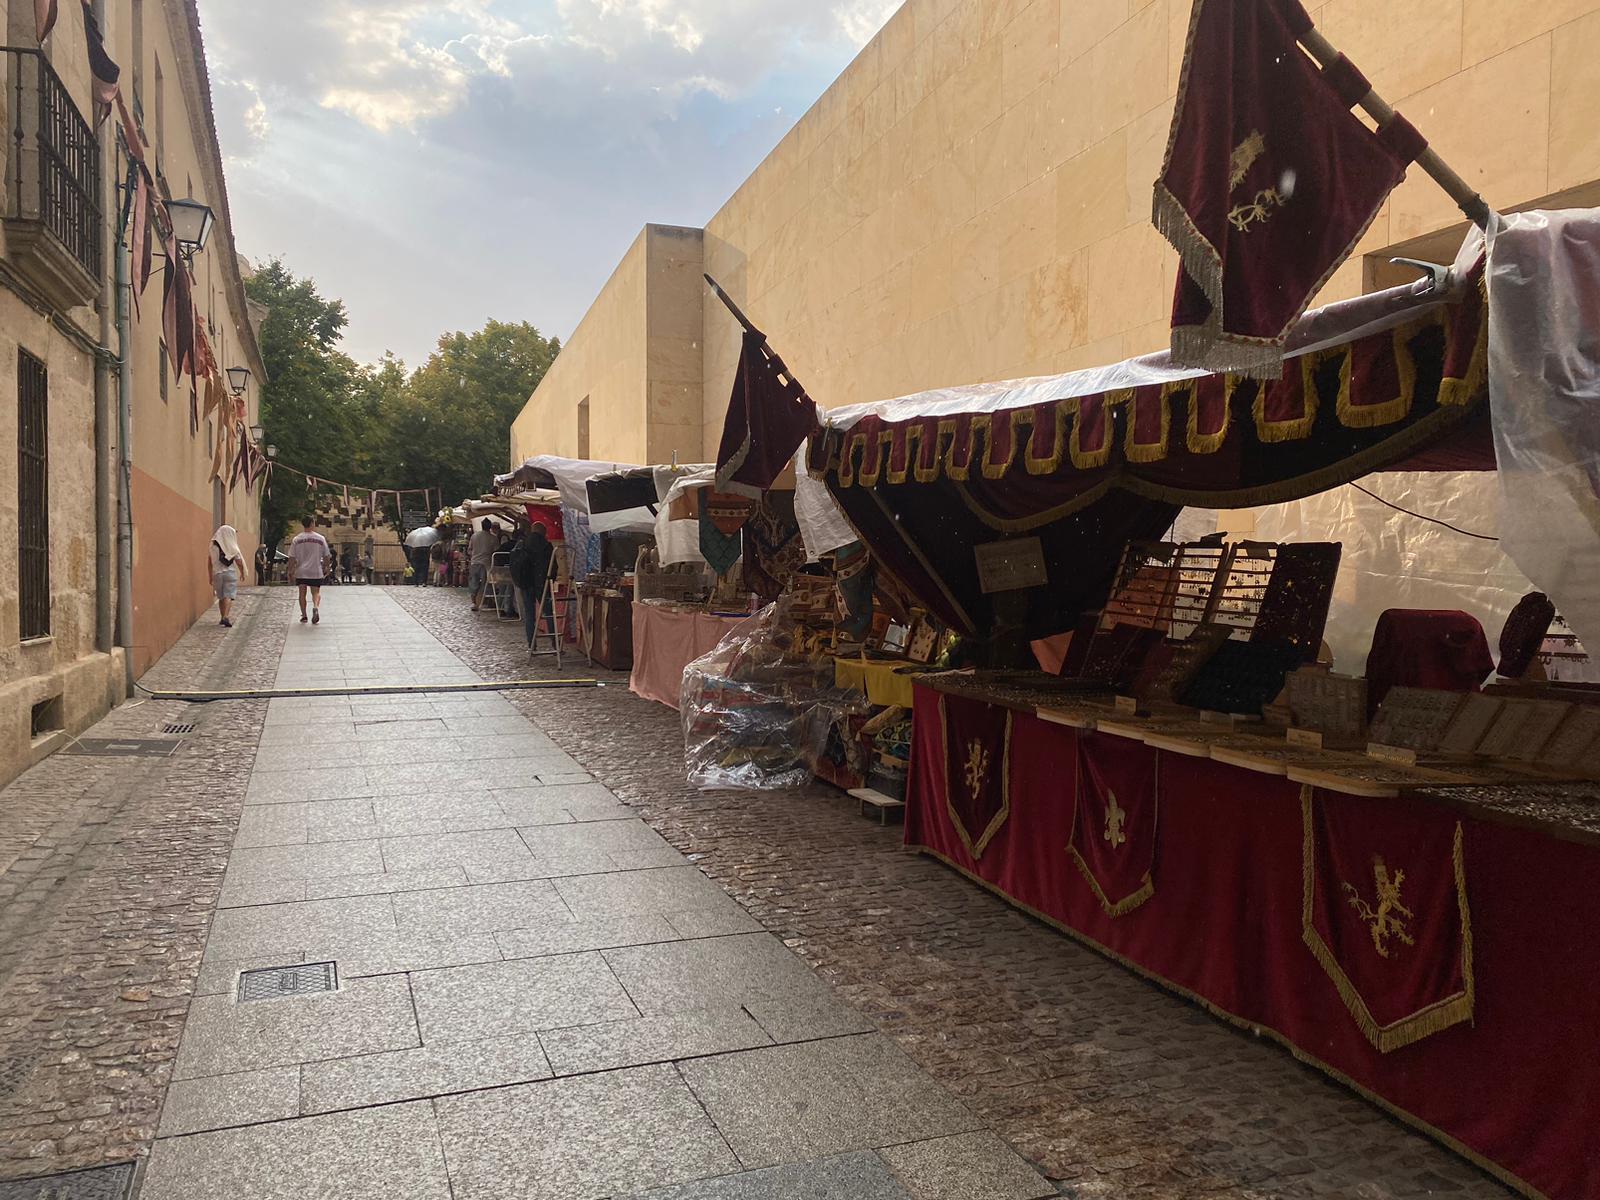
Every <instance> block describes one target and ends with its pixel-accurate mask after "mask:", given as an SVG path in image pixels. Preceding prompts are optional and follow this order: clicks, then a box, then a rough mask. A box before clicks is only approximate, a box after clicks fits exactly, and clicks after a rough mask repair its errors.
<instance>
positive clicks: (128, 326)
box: [117, 238, 134, 696]
mask: <svg viewBox="0 0 1600 1200" xmlns="http://www.w3.org/2000/svg"><path fill="white" fill-rule="evenodd" d="M132 279H133V267H132V255H131V253H130V252H129V250H128V247H127V244H126V243H125V242H124V241H123V239H121V238H118V239H117V347H118V350H119V351H120V357H121V363H120V367H119V370H118V372H117V498H118V506H119V508H120V509H121V513H120V520H119V521H118V525H117V645H119V646H121V647H122V648H123V653H124V655H125V665H126V667H127V671H128V694H129V695H130V696H131V695H132V694H133V679H134V677H133V314H132V311H131V310H132V308H133V284H132Z"/></svg>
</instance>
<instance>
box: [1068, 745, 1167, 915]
mask: <svg viewBox="0 0 1600 1200" xmlns="http://www.w3.org/2000/svg"><path fill="white" fill-rule="evenodd" d="M1160 771H1161V755H1160V754H1159V753H1151V751H1150V750H1149V748H1148V747H1146V746H1145V744H1144V743H1143V742H1140V741H1137V740H1135V739H1133V738H1121V737H1112V736H1110V735H1109V734H1101V733H1090V734H1084V735H1083V736H1081V737H1079V738H1078V808H1077V813H1076V815H1075V817H1074V820H1073V824H1072V838H1071V841H1070V843H1069V845H1068V853H1069V854H1071V856H1072V861H1073V862H1075V863H1076V864H1077V866H1078V870H1079V871H1081V872H1082V873H1083V877H1084V879H1085V880H1086V881H1087V882H1088V884H1089V887H1090V888H1091V889H1093V891H1094V894H1095V899H1097V900H1099V901H1100V906H1101V907H1102V908H1104V909H1105V910H1106V913H1107V914H1108V915H1110V916H1113V917H1120V916H1123V915H1124V914H1126V913H1130V912H1132V911H1133V910H1134V909H1136V908H1138V907H1139V906H1140V905H1141V904H1143V903H1144V902H1145V901H1146V900H1148V899H1150V897H1151V896H1153V895H1155V891H1156V886H1155V876H1154V872H1155V859H1156V827H1157V824H1158V818H1159V816H1160V801H1161V797H1160Z"/></svg>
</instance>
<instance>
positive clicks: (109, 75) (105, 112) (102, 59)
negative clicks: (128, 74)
mask: <svg viewBox="0 0 1600 1200" xmlns="http://www.w3.org/2000/svg"><path fill="white" fill-rule="evenodd" d="M34 2H35V4H37V3H39V2H40V0H34ZM50 7H51V8H52V9H54V8H55V0H50ZM83 28H84V33H85V35H86V36H87V38H88V43H89V77H90V84H91V91H92V93H93V97H94V124H95V128H96V129H98V128H99V127H100V126H101V124H103V123H104V121H105V119H106V118H107V117H109V116H110V115H111V109H112V106H113V105H114V104H115V102H116V100H117V97H118V95H119V94H120V93H119V91H118V87H117V83H118V81H119V80H120V79H121V78H122V68H121V67H119V66H117V64H116V63H115V62H114V61H112V58H111V56H110V55H109V54H107V53H106V44H105V38H104V37H103V36H102V34H101V32H100V22H98V21H96V20H95V19H94V10H93V9H92V8H91V7H90V6H89V2H88V0H84V3H83Z"/></svg>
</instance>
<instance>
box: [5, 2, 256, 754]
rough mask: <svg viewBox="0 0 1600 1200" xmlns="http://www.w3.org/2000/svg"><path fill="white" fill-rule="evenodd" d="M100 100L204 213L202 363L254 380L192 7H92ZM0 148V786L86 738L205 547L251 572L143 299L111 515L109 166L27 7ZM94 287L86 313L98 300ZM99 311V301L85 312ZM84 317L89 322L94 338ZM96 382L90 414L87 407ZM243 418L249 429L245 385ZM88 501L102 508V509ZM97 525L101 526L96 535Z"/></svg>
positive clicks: (157, 284)
mask: <svg viewBox="0 0 1600 1200" xmlns="http://www.w3.org/2000/svg"><path fill="white" fill-rule="evenodd" d="M103 7H104V8H105V10H106V11H105V13H104V17H103V21H102V28H103V29H104V31H105V35H106V36H105V44H106V49H107V51H108V53H109V55H110V57H111V58H112V59H113V60H115V61H116V62H117V63H118V64H120V66H121V68H122V79H121V87H122V89H123V94H124V96H125V97H126V98H127V99H128V103H129V106H130V108H131V109H132V111H133V112H134V113H135V114H136V119H137V120H139V121H141V122H142V124H143V126H144V130H145V137H146V139H147V140H148V141H149V142H150V143H151V144H152V146H153V148H154V149H155V152H156V156H157V161H158V162H159V164H160V174H161V179H160V181H158V189H163V195H164V196H166V197H167V198H175V199H176V198H184V197H188V196H192V197H194V198H195V199H197V200H200V201H201V202H203V203H205V204H207V205H209V206H210V207H211V208H212V209H213V211H214V212H215V214H216V227H215V230H214V232H213V233H212V235H211V238H210V241H209V243H208V244H207V247H206V248H205V249H204V250H203V251H201V252H200V253H199V254H198V255H197V256H196V258H195V260H194V270H195V275H196V278H197V281H198V286H197V289H196V303H197V305H199V306H200V308H201V310H202V311H203V312H204V313H205V314H206V316H207V318H208V319H209V321H210V325H211V330H212V340H213V343H214V344H215V345H216V346H217V348H218V355H219V358H221V359H222V365H223V366H224V367H229V366H236V365H240V366H246V367H249V368H250V370H251V371H252V373H253V376H254V377H255V379H257V380H259V379H260V378H261V377H262V375H263V371H262V367H261V362H260V352H259V349H258V348H257V345H256V337H255V330H254V328H253V326H252V325H251V321H250V315H249V312H248V309H247V305H246V301H245V296H244V288H243V282H242V278H241V274H240V264H239V261H238V258H237V255H236V253H235V251H234V249H233V235H232V229H231V226H230V223H229V219H228V213H227V199H226V192H225V190H224V182H223V176H222V165H221V155H220V152H219V150H218V147H217V141H216V135H215V130H214V126H213V122H212V116H211V103H210V91H209V84H208V82H207V74H206V68H205V59H204V51H203V48H202V45H201V42H200V32H199V20H198V14H197V13H196V11H195V8H194V4H193V2H192V0H166V2H162V0H106V2H105V4H104V6H103ZM0 10H3V17H0V20H3V21H4V27H5V46H6V49H5V50H4V53H3V55H0V83H3V87H0V115H3V118H4V128H5V129H6V130H7V131H8V134H10V136H8V137H6V138H5V139H0V162H3V167H4V172H5V185H6V186H5V192H4V209H3V214H4V218H3V220H0V562H3V563H4V565H5V569H4V570H0V783H4V782H5V781H6V780H9V779H10V778H12V777H13V776H15V775H16V774H17V773H19V772H20V771H21V770H23V769H24V768H26V767H27V766H28V765H30V764H31V763H32V762H34V761H36V760H37V759H38V758H40V757H42V756H43V755H45V754H48V753H50V752H51V751H53V750H55V749H57V748H59V747H60V746H62V745H63V744H65V743H66V741H67V740H68V739H69V738H70V737H71V736H72V735H74V734H76V733H78V732H80V731H81V730H83V729H84V728H86V727H87V726H88V725H90V724H92V723H93V722H94V721H95V720H97V719H98V718H99V717H100V716H101V715H103V714H104V713H105V711H106V710H107V709H108V708H109V707H110V706H111V705H113V704H115V703H117V702H118V701H119V700H120V699H121V698H122V697H123V696H124V695H125V694H126V692H127V687H128V682H129V679H130V677H131V678H137V676H138V675H139V674H142V673H143V671H144V669H145V668H146V667H148V666H149V664H150V663H152V662H153V661H154V660H155V659H156V658H157V657H159V656H160V654H161V653H162V652H163V651H165V650H166V649H167V648H168V647H170V646H171V645H172V644H173V643H174V642H176V640H177V639H178V637H179V636H180V635H181V634H182V632H183V631H184V630H185V629H186V628H187V627H188V626H189V625H190V624H191V623H192V622H193V620H194V619H195V618H196V617H197V616H198V615H199V614H200V613H201V612H203V611H204V610H205V607H206V606H207V604H208V603H209V602H210V589H209V581H208V580H207V579H206V577H205V569H204V568H205V561H204V555H205V546H206V542H207V540H208V539H209V537H210V534H211V532H212V530H213V529H214V527H215V525H216V524H218V523H220V521H221V520H223V519H227V520H231V522H232V523H233V524H235V525H237V526H238V528H239V532H240V535H241V542H242V543H244V550H245V553H246V554H252V553H253V552H254V548H255V538H256V534H257V532H258V530H259V526H260V520H259V516H258V506H257V505H256V503H255V500H254V499H253V498H252V497H249V496H247V495H245V494H244V491H243V489H242V488H239V489H233V490H232V491H230V490H228V489H226V488H223V487H222V486H221V485H218V484H214V483H213V481H212V479H211V477H210V474H211V461H212V457H211V453H210V450H209V447H208V445H207V439H208V437H214V436H216V431H215V429H214V428H212V429H208V428H206V426H205V423H202V427H201V428H200V429H199V430H197V431H194V432H193V433H191V430H190V421H189V398H188V391H187V387H186V386H180V385H179V384H178V382H177V380H176V378H175V376H174V374H173V373H172V371H171V370H170V367H167V368H166V369H165V370H164V369H163V365H162V362H161V352H162V347H163V334H162V321H161V290H160V289H161V281H160V278H159V270H160V269H161V267H162V265H163V264H162V261H161V260H159V259H158V260H157V270H158V275H157V277H156V278H154V279H152V281H151V284H150V287H149V290H148V291H147V292H146V294H145V296H144V298H143V303H142V306H141V307H140V309H139V310H138V313H137V315H134V314H131V313H130V317H129V325H128V334H129V342H128V345H127V348H126V350H127V353H126V358H127V362H128V364H129V367H130V369H131V372H132V397H131V404H130V414H129V415H130V425H131V429H132V440H131V446H132V470H131V480H130V490H131V497H132V504H131V507H130V508H129V510H128V511H127V513H126V514H125V513H123V512H122V510H121V506H120V504H119V503H118V496H119V492H120V491H121V489H120V488H119V480H118V473H119V455H120V445H119V443H120V421H119V416H118V408H117V388H118V376H119V364H120V360H121V357H122V346H121V341H120V338H119V336H118V331H117V321H116V300H115V290H114V287H113V286H112V285H113V281H114V278H115V264H116V254H115V251H114V249H113V239H114V237H115V236H116V234H115V233H114V232H113V228H114V226H115V225H117V223H118V221H119V219H120V217H121V213H122V202H123V198H124V189H123V188H122V186H121V184H122V183H123V181H124V180H125V167H126V160H125V159H124V158H122V157H121V155H120V153H119V152H118V151H117V150H116V148H115V143H116V133H115V130H116V118H115V117H113V118H110V119H108V120H107V121H105V122H104V123H103V124H102V125H100V126H99V127H98V128H97V127H96V125H95V116H94V102H93V98H92V93H91V77H90V71H89V56H88V42H87V39H86V33H85V17H84V13H83V11H82V9H81V8H80V6H79V5H78V4H75V3H70V2H69V0H63V2H62V3H60V5H59V13H60V15H59V19H58V21H57V24H56V26H55V28H54V30H53V32H51V34H50V35H49V37H48V38H47V39H46V40H45V42H44V44H43V45H42V46H41V45H40V42H39V39H38V37H37V30H36V27H35V23H34V22H35V6H34V5H33V4H32V3H30V2H27V0H3V3H0ZM103 283H104V284H105V285H106V287H107V288H108V289H109V290H108V291H107V293H106V294H105V296H104V297H103V295H102V284H103ZM108 300H109V303H108V302H107V301H108ZM102 307H104V310H105V312H106V313H107V317H108V320H107V323H106V325H105V326H103V324H102V319H101V312H102ZM97 364H100V365H103V369H104V373H103V376H102V379H101V387H102V388H103V389H105V395H106V397H107V399H106V400H105V401H103V402H102V403H101V404H99V405H97V402H96V396H97V380H96V375H97ZM247 404H248V407H247V421H249V422H252V423H253V422H254V420H255V413H256V407H255V405H256V399H255V388H254V385H252V386H251V387H250V388H249V392H248V398H247ZM102 498H105V503H102ZM124 516H126V517H128V518H131V521H132V551H133V553H132V560H133V561H132V578H133V589H132V599H133V620H132V621H131V622H128V623H126V624H125V625H124V623H121V622H118V621H117V620H116V619H115V618H116V613H117V608H118V599H119V597H118V594H117V579H118V576H119V571H118V560H117V556H118V541H119V538H118V527H119V524H120V523H121V521H122V520H123V518H124ZM108 517H109V520H107V518H108Z"/></svg>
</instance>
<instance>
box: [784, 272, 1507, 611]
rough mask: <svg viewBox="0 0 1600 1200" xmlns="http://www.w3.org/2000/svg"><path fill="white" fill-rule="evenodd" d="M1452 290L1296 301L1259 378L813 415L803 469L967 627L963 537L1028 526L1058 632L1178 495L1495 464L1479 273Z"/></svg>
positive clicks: (1212, 495)
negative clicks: (1434, 294) (1452, 293)
mask: <svg viewBox="0 0 1600 1200" xmlns="http://www.w3.org/2000/svg"><path fill="white" fill-rule="evenodd" d="M1459 290H1460V295H1459V297H1458V298H1456V299H1455V300H1453V301H1452V302H1450V303H1438V302H1436V301H1435V302H1433V303H1427V302H1426V301H1425V300H1424V298H1423V297H1422V295H1421V293H1420V292H1419V291H1418V290H1417V289H1415V288H1411V289H1396V290H1395V291H1394V292H1391V293H1381V294H1378V295H1374V296H1367V297H1362V298H1360V299H1359V300H1357V301H1352V302H1348V303H1346V304H1344V305H1335V306H1331V307H1330V308H1329V309H1325V310H1321V311H1319V312H1318V313H1312V314H1308V316H1307V317H1306V318H1304V320H1303V321H1302V322H1301V325H1300V326H1299V327H1297V335H1298V336H1297V337H1295V338H1293V339H1291V343H1290V347H1289V351H1288V353H1290V354H1291V355H1295V354H1298V356H1297V357H1292V358H1290V359H1288V360H1287V361H1286V362H1285V363H1284V367H1283V371H1282V373H1281V375H1280V376H1279V377H1278V378H1277V379H1276V380H1272V381H1270V382H1260V381H1257V380H1253V379H1246V378H1242V377H1239V376H1233V375H1199V376H1196V375H1193V374H1192V373H1190V374H1186V373H1184V372H1182V371H1179V370H1174V369H1172V368H1171V367H1170V365H1169V364H1168V363H1167V362H1166V360H1165V357H1164V356H1152V357H1151V358H1149V359H1141V360H1135V361H1134V362H1132V363H1127V364H1121V365H1120V366H1119V367H1116V368H1109V369H1107V370H1105V371H1101V372H1096V373H1087V375H1088V377H1090V378H1096V377H1104V378H1106V379H1109V380H1111V381H1112V384H1113V386H1111V387H1108V388H1106V389H1105V390H1099V391H1089V392H1087V393H1085V392H1084V389H1083V387H1082V386H1081V384H1082V380H1083V379H1084V378H1085V377H1086V374H1085V373H1081V374H1080V375H1075V376H1063V377H1061V378H1060V379H1059V380H1033V381H1022V382H1020V383H1018V384H1015V385H1009V386H1008V387H1006V388H1004V389H995V388H987V389H983V388H979V389H970V390H963V389H957V390H956V391H954V392H951V393H930V394H929V395H928V396H927V397H911V398H907V400H903V401H891V402H888V403H886V404H882V405H873V406H867V407H866V408H865V409H864V410H863V409H854V410H840V411H839V412H837V413H829V414H825V416H824V420H825V422H827V423H826V424H825V425H824V428H823V430H822V432H821V433H820V434H819V435H817V436H815V437H814V438H813V439H812V441H811V444H810V452H809V453H810V458H809V471H810V474H811V475H813V476H816V477H819V478H822V479H824V480H825V481H826V483H827V485H828V488H829V490H830V492H831V493H832V494H833V496H834V498H835V499H836V500H837V502H838V503H839V505H840V507H841V508H842V509H843V511H844V514H845V516H846V517H847V518H848V519H849V521H850V522H851V524H852V525H853V526H854V527H855V529H856V530H857V531H858V532H859V533H860V535H861V537H862V538H863V540H864V541H866V543H867V544H868V545H869V546H870V547H871V549H872V551H873V553H874V554H875V555H876V556H877V557H878V558H879V560H880V561H881V562H882V563H883V564H884V565H885V566H886V567H887V568H888V570H889V571H890V572H891V573H893V574H894V575H896V576H898V577H899V579H900V580H901V581H902V582H903V583H904V584H905V585H906V587H907V588H909V589H910V590H911V592H912V593H913V594H914V595H916V596H917V597H918V598H919V599H921V600H922V601H923V602H924V603H925V604H926V605H927V606H928V607H929V609H930V611H932V612H935V613H936V614H938V615H939V616H940V617H941V618H942V619H943V620H945V621H947V622H949V623H950V624H951V625H952V627H954V628H956V629H960V630H964V631H966V632H969V633H976V632H979V631H981V630H984V629H986V628H988V627H989V626H990V625H991V622H992V618H993V613H992V610H991V609H990V605H989V598H988V597H987V596H985V595H984V594H983V593H982V592H981V590H980V588H979V584H978V578H977V571H976V566H975V562H974V557H973V548H974V547H975V546H977V545H979V544H982V543H987V542H995V541H1001V540H1005V539H1008V538H1025V537H1038V538H1039V539H1040V541H1041V542H1042V543H1043V548H1044V554H1045V560H1046V564H1047V568H1048V572H1049V581H1048V584H1047V585H1046V586H1044V587H1039V588H1034V589H1031V590H1030V591H1029V592H1028V593H1027V598H1026V603H1027V615H1026V625H1027V627H1028V630H1029V632H1030V633H1032V634H1033V635H1034V636H1043V635H1046V634H1049V633H1054V632H1058V631H1059V630H1061V629H1063V628H1067V627H1070V625H1071V621H1072V617H1073V616H1074V615H1075V614H1076V613H1078V612H1080V611H1084V610H1088V609H1093V608H1097V607H1099V605H1100V604H1101V603H1103V601H1104V598H1105V594H1106V591H1107V589H1108V588H1109V586H1110V583H1111V577H1112V574H1113V572H1114V570H1115V568H1116V564H1117V562H1118V560H1119V558H1120V555H1121V553H1122V549H1123V547H1124V546H1125V544H1126V543H1127V542H1128V541H1129V540H1130V539H1134V538H1151V537H1159V536H1160V535H1161V534H1162V533H1163V532H1164V531H1165V530H1166V529H1167V528H1168V526H1170V524H1171V522H1172V520H1173V519H1174V517H1175V516H1176V514H1177V512H1178V511H1179V510H1180V509H1181V508H1183V507H1184V506H1188V505H1193V506H1199V507H1206V508H1243V507H1250V506H1255V505H1262V504H1275V503H1281V502H1284V501H1289V500H1296V499H1299V498H1301V497H1304V496H1308V495H1312V494H1314V493H1316V492H1321V491H1325V490H1327V489H1329V488H1332V487H1336V486H1338V485H1340V484H1343V483H1348V482H1350V481H1351V480H1354V479H1358V478H1360V477H1361V476H1363V475H1366V474H1369V473H1371V472H1373V471H1382V470H1396V469H1407V470H1488V469H1492V468H1493V467H1494V455H1493V447H1492V443H1491V440H1490V437H1489V432H1488V412H1487V409H1488V406H1487V404H1486V402H1485V399H1486V396H1487V391H1486V387H1485V380H1486V375H1487V307H1486V305H1485V303H1484V300H1483V296H1482V292H1481V290H1480V287H1479V286H1478V282H1477V278H1476V277H1475V276H1474V277H1473V278H1471V279H1469V280H1468V282H1467V283H1466V285H1465V286H1464V287H1462V288H1460V289H1459ZM1341 327H1342V328H1346V329H1351V330H1354V333H1353V335H1352V336H1343V337H1341V336H1340V334H1339V330H1340V329H1341ZM1307 347H1309V348H1307ZM1151 378H1154V379H1155V380H1157V381H1156V382H1149V383H1138V382H1136V383H1135V386H1131V387H1128V386H1116V384H1117V382H1118V381H1119V380H1126V379H1132V380H1135V381H1139V380H1147V379H1151ZM1055 389H1059V390H1055ZM962 396H966V397H969V399H970V402H969V403H968V404H967V405H966V407H965V410H963V405H962V403H961V397H962ZM997 396H998V397H999V398H998V399H997Z"/></svg>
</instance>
